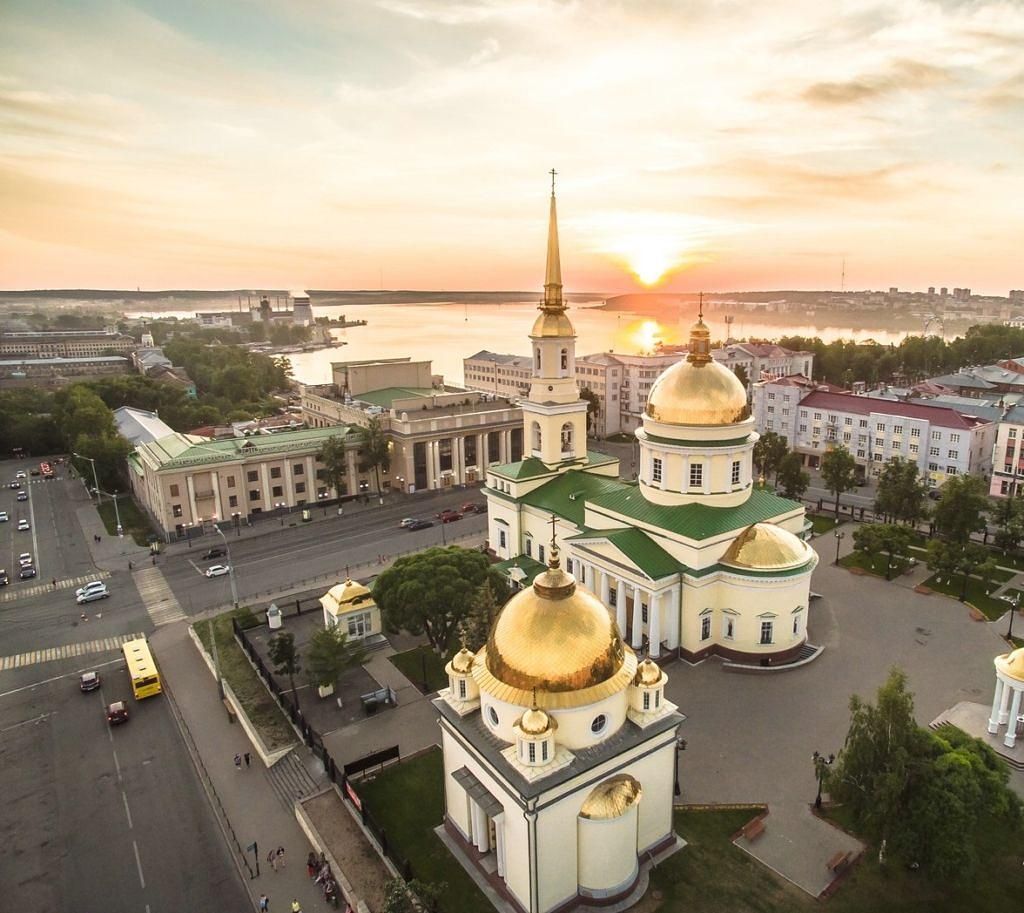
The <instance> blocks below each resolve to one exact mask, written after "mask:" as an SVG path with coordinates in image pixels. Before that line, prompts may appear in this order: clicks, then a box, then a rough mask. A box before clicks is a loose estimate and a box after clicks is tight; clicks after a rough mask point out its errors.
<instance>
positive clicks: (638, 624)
mask: <svg viewBox="0 0 1024 913" xmlns="http://www.w3.org/2000/svg"><path fill="white" fill-rule="evenodd" d="M643 601H644V591H643V590H641V589H640V588H639V587H633V636H632V637H630V639H629V642H630V646H631V647H632V648H633V649H634V650H639V649H640V647H641V646H643V642H644V613H643ZM648 608H650V607H648Z"/></svg>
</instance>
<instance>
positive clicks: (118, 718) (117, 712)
mask: <svg viewBox="0 0 1024 913" xmlns="http://www.w3.org/2000/svg"><path fill="white" fill-rule="evenodd" d="M107 722H108V723H110V725H111V726H116V725H117V724H118V723H127V722H128V707H127V706H126V705H125V702H124V701H114V703H113V704H110V705H108V706H107Z"/></svg>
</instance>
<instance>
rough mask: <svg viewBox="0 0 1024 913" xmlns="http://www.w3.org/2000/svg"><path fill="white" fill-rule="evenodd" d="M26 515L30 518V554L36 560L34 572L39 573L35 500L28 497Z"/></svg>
mask: <svg viewBox="0 0 1024 913" xmlns="http://www.w3.org/2000/svg"><path fill="white" fill-rule="evenodd" d="M28 515H29V516H30V517H31V518H32V519H31V521H30V522H31V523H32V554H33V555H34V556H35V559H36V572H37V573H38V571H39V537H38V536H37V535H36V508H35V498H33V497H32V496H31V495H29V498H28Z"/></svg>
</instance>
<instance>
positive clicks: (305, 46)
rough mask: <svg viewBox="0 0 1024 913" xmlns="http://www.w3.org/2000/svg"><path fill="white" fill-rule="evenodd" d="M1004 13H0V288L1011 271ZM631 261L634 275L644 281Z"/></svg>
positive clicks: (527, 5)
mask: <svg viewBox="0 0 1024 913" xmlns="http://www.w3.org/2000/svg"><path fill="white" fill-rule="evenodd" d="M1022 42H1024V6H1022V5H1021V4H1013V3H1006V2H1003V3H985V2H977V3H970V4H964V3H958V2H953V0H949V2H925V0H885V2H881V0H879V2H846V3H843V4H830V3H821V2H820V0H813V2H812V0H764V2H761V3H758V4H749V3H742V2H739V0H736V2H721V3H714V4H710V3H708V4H689V3H680V2H671V0H650V2H643V0H635V2H629V3H622V2H613V0H587V2H585V3H584V2H573V0H346V2H344V3H338V4H325V3H318V2H315V0H262V2H261V3H258V4H254V3H249V2H231V0H220V2H218V3H214V4H211V3H207V2H200V0H176V2H161V0H148V2H142V0H140V2H128V0H66V2H51V0H31V2H29V0H7V2H6V3H5V4H4V29H3V31H2V32H0V202H2V205H0V287H4V288H30V287H105V288H134V287H135V286H141V287H142V288H144V289H145V288H150V289H153V288H260V287H273V288H291V287H297V288H301V287H307V288H377V287H379V286H380V285H381V283H382V282H383V285H384V287H387V288H420V289H432V288H436V289H445V288H448V289H472V288H477V289H535V288H539V286H540V284H541V281H542V275H541V273H542V270H543V244H544V232H545V228H546V194H547V187H548V184H547V180H548V179H547V177H546V172H547V170H548V169H549V168H551V167H552V166H553V167H555V168H557V169H558V170H559V172H560V178H559V185H558V187H559V213H560V227H561V240H562V263H563V273H564V278H565V282H566V286H567V288H568V289H569V290H581V291H582V290H586V291H604V292H608V293H611V292H619V291H628V290H632V289H635V288H638V287H640V283H639V281H638V279H637V276H640V277H642V278H644V279H646V280H648V281H651V282H654V283H655V285H656V286H657V287H660V288H666V289H669V290H681V291H687V290H695V289H721V290H729V289H757V288H837V287H838V286H839V281H840V270H841V267H842V263H843V260H844V259H845V261H846V285H847V288H869V287H870V288H885V287H888V286H890V285H896V286H900V287H901V288H924V287H926V286H928V285H936V286H939V285H947V286H950V287H952V286H970V287H972V288H973V289H974V290H975V291H980V292H992V293H996V294H1005V293H1006V291H1007V290H1008V289H1009V288H1018V287H1024V273H1022V271H1021V269H1020V268H1019V266H1018V262H1019V261H1020V260H1021V256H1020V247H1021V238H1022V237H1024V207H1022V206H1021V205H1020V201H1021V199H1024V173H1022V163H1021V150H1022V148H1024V143H1022V141H1024V65H1022V64H1021V63H1020V54H1019V49H1020V47H1021V46H1022ZM659 277H660V281H659Z"/></svg>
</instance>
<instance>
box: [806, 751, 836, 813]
mask: <svg viewBox="0 0 1024 913" xmlns="http://www.w3.org/2000/svg"><path fill="white" fill-rule="evenodd" d="M811 757H812V758H813V759H814V776H815V777H816V778H817V780H818V795H817V796H815V797H814V807H815V808H821V787H822V784H823V783H824V782H825V773H826V771H827V770H828V769H829V768H830V767H831V766H832V764H833V762H834V761H835V759H836V756H835V755H834V754H830V755H829V756H828V757H827V758H826V757H825V756H824V755H823V754H819V753H818V752H817V751H816V752H814V754H813V755H811Z"/></svg>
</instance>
